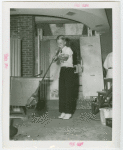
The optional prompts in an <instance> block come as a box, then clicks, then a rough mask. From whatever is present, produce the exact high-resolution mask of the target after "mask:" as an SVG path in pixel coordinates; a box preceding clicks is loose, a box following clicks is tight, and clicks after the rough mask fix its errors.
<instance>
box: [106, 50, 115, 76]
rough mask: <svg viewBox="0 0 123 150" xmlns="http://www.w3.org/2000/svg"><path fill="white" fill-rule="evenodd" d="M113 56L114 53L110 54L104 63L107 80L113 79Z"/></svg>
mask: <svg viewBox="0 0 123 150" xmlns="http://www.w3.org/2000/svg"><path fill="white" fill-rule="evenodd" d="M112 55H113V53H112V52H111V53H109V54H108V55H107V57H106V59H105V62H104V68H105V69H107V75H106V78H112V77H113V76H112V69H111V68H112Z"/></svg>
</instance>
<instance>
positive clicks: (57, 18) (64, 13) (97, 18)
mask: <svg viewBox="0 0 123 150" xmlns="http://www.w3.org/2000/svg"><path fill="white" fill-rule="evenodd" d="M10 15H35V16H36V18H35V19H36V22H43V23H75V22H80V23H83V24H85V25H87V26H88V27H90V28H91V29H92V30H96V31H97V32H99V33H105V32H108V31H109V29H110V26H109V23H108V19H107V16H106V12H105V9H56V8H54V9H11V10H10Z"/></svg>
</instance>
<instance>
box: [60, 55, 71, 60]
mask: <svg viewBox="0 0 123 150" xmlns="http://www.w3.org/2000/svg"><path fill="white" fill-rule="evenodd" d="M68 58H69V55H67V54H60V55H59V59H60V60H62V61H67V60H68Z"/></svg>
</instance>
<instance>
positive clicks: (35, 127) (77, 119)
mask: <svg viewBox="0 0 123 150" xmlns="http://www.w3.org/2000/svg"><path fill="white" fill-rule="evenodd" d="M58 115H59V112H58V110H50V111H46V112H35V115H32V111H31V110H29V111H28V113H27V119H25V120H21V119H15V120H14V126H15V127H17V128H18V134H17V135H16V136H15V137H14V138H13V139H12V140H21V141H22V140H25V141H27V140H82V141H111V140H112V128H110V127H107V126H104V125H102V124H101V121H100V119H99V118H100V117H99V114H97V116H96V118H95V117H94V116H92V114H91V111H83V110H76V112H75V114H74V115H73V117H72V118H71V119H70V120H62V119H58V118H57V117H58Z"/></svg>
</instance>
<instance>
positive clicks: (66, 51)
mask: <svg viewBox="0 0 123 150" xmlns="http://www.w3.org/2000/svg"><path fill="white" fill-rule="evenodd" d="M60 54H67V55H69V58H68V60H67V61H64V62H62V61H61V67H73V51H72V50H71V48H70V47H67V46H65V47H64V48H63V49H62V52H61V53H60Z"/></svg>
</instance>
